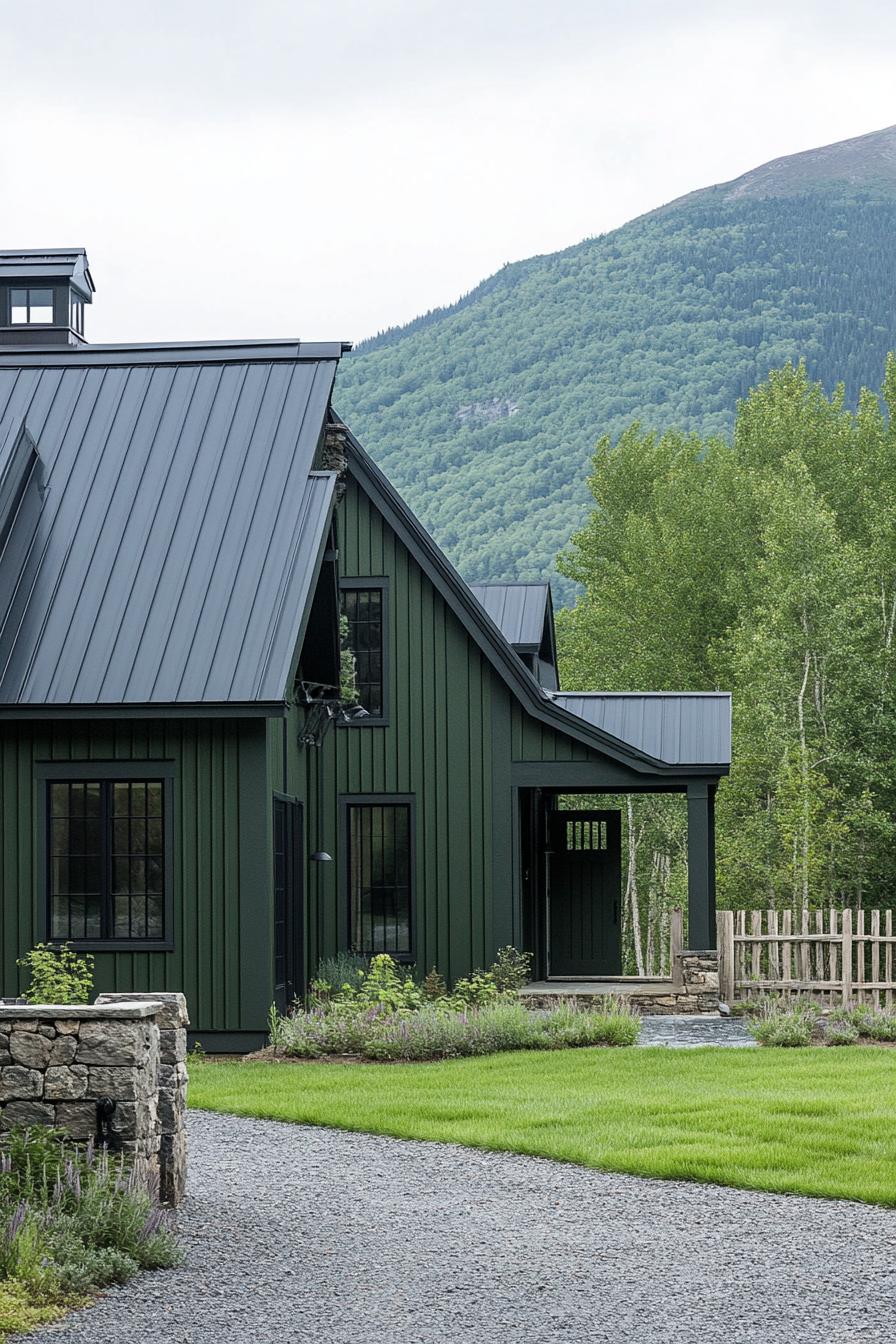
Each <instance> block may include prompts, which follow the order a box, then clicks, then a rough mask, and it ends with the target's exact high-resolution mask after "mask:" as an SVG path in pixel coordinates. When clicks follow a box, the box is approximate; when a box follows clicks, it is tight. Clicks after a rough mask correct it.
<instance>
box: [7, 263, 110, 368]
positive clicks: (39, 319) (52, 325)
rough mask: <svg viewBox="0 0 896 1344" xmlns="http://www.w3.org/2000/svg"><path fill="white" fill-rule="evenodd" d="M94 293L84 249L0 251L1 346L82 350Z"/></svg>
mask: <svg viewBox="0 0 896 1344" xmlns="http://www.w3.org/2000/svg"><path fill="white" fill-rule="evenodd" d="M94 289H95V286H94V283H93V277H92V276H91V274H90V266H89V264H88V261H87V253H86V252H85V250H84V248H83V247H63V248H59V247H49V248H18V249H10V250H8V251H5V250H0V345H16V346H47V345H83V344H84V305H85V303H92V302H93V294H94Z"/></svg>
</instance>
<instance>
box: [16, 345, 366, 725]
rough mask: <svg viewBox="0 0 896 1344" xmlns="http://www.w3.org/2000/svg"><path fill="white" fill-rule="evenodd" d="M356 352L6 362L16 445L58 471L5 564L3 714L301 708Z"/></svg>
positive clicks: (20, 520)
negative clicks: (327, 428)
mask: <svg viewBox="0 0 896 1344" xmlns="http://www.w3.org/2000/svg"><path fill="white" fill-rule="evenodd" d="M341 348H342V347H341V345H338V344H337V345H328V346H323V347H312V350H313V353H311V350H309V349H308V348H307V347H305V348H304V350H303V348H302V347H301V346H300V345H299V344H297V343H296V342H289V343H278V344H277V345H276V346H274V347H273V349H272V347H271V346H270V344H266V345H261V346H251V345H246V344H241V345H230V344H228V345H227V346H226V347H224V348H222V347H220V346H214V347H201V346H190V347H180V349H182V350H183V351H184V356H183V358H182V359H178V358H176V357H173V353H174V350H175V347H161V348H157V347H149V348H147V347H141V346H131V347H112V348H111V349H110V348H108V347H95V346H94V347H87V348H86V349H84V348H82V349H79V350H76V351H75V352H74V353H73V355H72V356H69V355H68V352H67V351H65V352H61V351H60V350H59V349H56V348H54V349H52V350H44V351H42V352H40V357H37V356H36V353H35V357H29V356H28V355H27V352H26V354H25V356H24V357H23V352H21V351H19V350H8V351H6V352H4V353H0V442H3V441H4V439H5V437H6V435H7V434H8V433H9V432H10V430H11V429H12V427H13V426H15V425H18V424H23V425H24V426H25V427H26V429H27V431H28V433H29V434H30V435H31V437H32V438H33V440H34V442H35V444H36V445H37V450H38V453H39V455H40V461H41V475H42V491H41V490H40V489H39V487H38V483H37V482H36V481H34V482H32V484H30V485H29V486H28V488H27V490H26V491H25V495H24V497H23V499H22V502H21V504H20V505H19V508H18V511H17V513H16V517H15V520H14V522H13V525H12V527H11V529H10V531H9V534H8V536H7V538H6V541H5V545H4V546H3V549H2V552H0V713H2V711H3V708H4V707H7V708H9V707H14V706H15V707H19V708H22V707H26V706H48V707H53V706H57V707H58V706H75V705H84V706H93V705H97V706H107V705H108V706H113V705H147V706H151V705H160V706H161V705H181V704H191V705H192V704H195V705H199V706H203V705H212V704H214V705H228V704H253V703H260V702H262V703H272V704H273V703H276V702H280V703H282V702H283V700H284V699H285V697H286V695H287V693H288V691H289V686H288V682H289V676H290V672H291V670H292V664H293V660H294V657H295V653H296V644H297V640H298V636H299V632H300V630H301V628H302V624H303V621H304V618H305V612H306V608H307V606H308V603H309V601H310V598H311V596H312V591H311V589H312V585H313V583H314V579H315V576H316V573H317V571H318V568H319V564H320V558H321V555H322V553H323V548H324V546H325V544H326V538H327V534H328V531H329V523H330V518H331V512H332V504H333V496H334V489H335V474H334V473H330V472H323V473H313V472H312V470H311V468H312V464H313V460H314V454H315V451H316V448H317V445H318V443H319V440H320V435H321V433H322V430H323V426H324V423H325V420H326V414H327V408H328V405H329V399H330V392H331V388H332V384H333V378H334V375H335V371H336V364H337V359H338V356H339V354H340V353H341ZM306 352H307V353H306Z"/></svg>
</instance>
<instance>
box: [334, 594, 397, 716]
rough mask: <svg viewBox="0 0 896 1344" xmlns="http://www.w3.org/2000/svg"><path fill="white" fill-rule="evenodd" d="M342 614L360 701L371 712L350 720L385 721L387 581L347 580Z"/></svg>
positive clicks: (343, 595)
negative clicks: (345, 622)
mask: <svg viewBox="0 0 896 1344" xmlns="http://www.w3.org/2000/svg"><path fill="white" fill-rule="evenodd" d="M342 614H343V615H344V616H345V618H346V620H347V621H348V642H349V648H350V649H351V651H352V653H353V654H354V655H355V675H356V682H357V687H358V703H359V704H360V705H361V706H362V707H363V708H364V709H366V710H367V714H368V717H367V718H366V719H365V718H358V719H351V720H349V722H351V723H354V724H369V723H371V722H376V723H384V722H385V721H386V718H387V706H386V583H385V580H383V579H380V580H373V579H345V580H343V583H342Z"/></svg>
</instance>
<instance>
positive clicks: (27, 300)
mask: <svg viewBox="0 0 896 1344" xmlns="http://www.w3.org/2000/svg"><path fill="white" fill-rule="evenodd" d="M9 320H10V324H11V325H12V326H19V325H22V324H33V323H36V322H40V323H44V324H47V323H50V324H52V321H53V291H52V289H11V290H10V291H9Z"/></svg>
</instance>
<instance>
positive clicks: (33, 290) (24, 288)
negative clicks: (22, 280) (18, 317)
mask: <svg viewBox="0 0 896 1344" xmlns="http://www.w3.org/2000/svg"><path fill="white" fill-rule="evenodd" d="M19 293H23V294H24V295H25V311H26V313H27V314H28V316H27V318H26V320H25V321H24V322H13V320H12V310H13V306H14V305H13V301H12V296H13V294H19ZM6 294H7V299H6V302H7V311H6V318H7V323H6V325H7V326H10V327H17V328H18V327H52V326H55V324H56V287H55V286H54V285H46V284H38V285H27V284H26V285H9V286H8V288H7V291H6ZM32 294H49V295H50V304H49V307H50V311H51V312H52V314H53V316H52V317H51V318H50V320H49V322H32V320H31V308H32V303H31V295H32ZM33 306H34V307H35V308H36V307H41V308H46V307H47V305H46V304H44V303H42V304H34V305H33Z"/></svg>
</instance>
